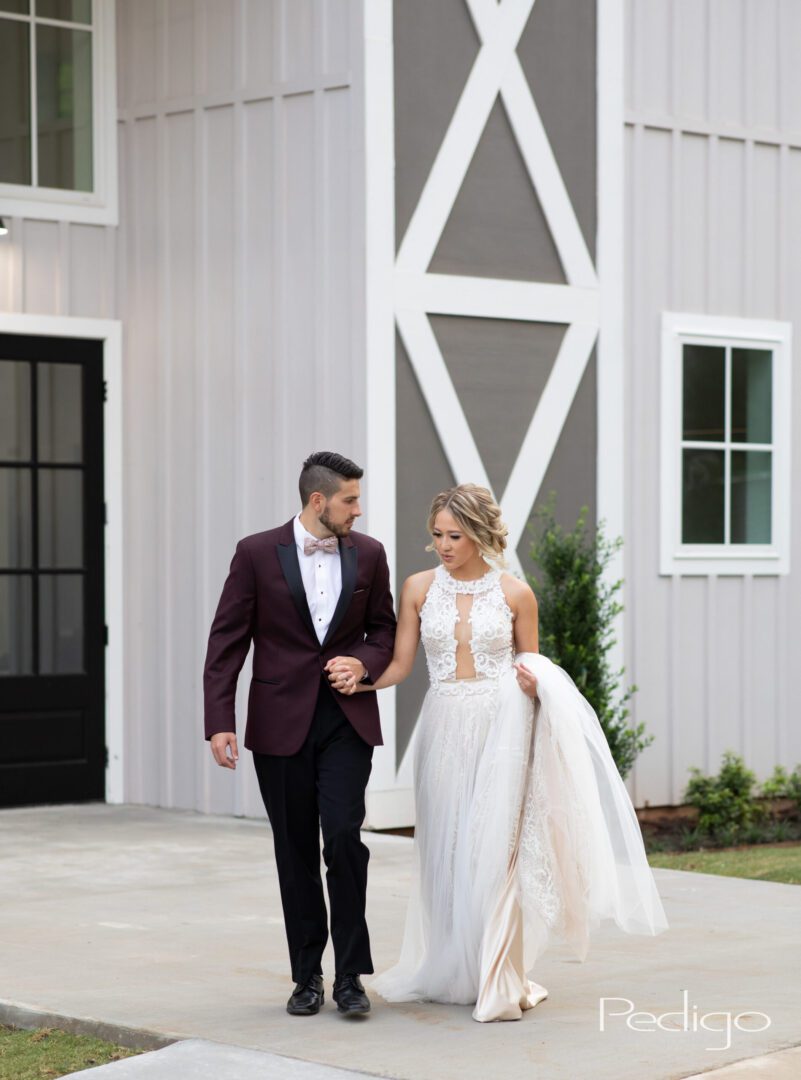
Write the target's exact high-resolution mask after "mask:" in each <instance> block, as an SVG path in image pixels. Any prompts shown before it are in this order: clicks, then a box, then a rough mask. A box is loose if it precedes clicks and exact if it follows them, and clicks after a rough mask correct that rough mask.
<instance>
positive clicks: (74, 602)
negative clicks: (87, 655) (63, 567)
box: [39, 574, 84, 675]
mask: <svg viewBox="0 0 801 1080" xmlns="http://www.w3.org/2000/svg"><path fill="white" fill-rule="evenodd" d="M83 638H84V633H83V575H82V574H42V576H41V577H40V578H39V671H40V672H41V674H42V675H66V674H74V673H76V672H81V671H83V668H84V665H83Z"/></svg>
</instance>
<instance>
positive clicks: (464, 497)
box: [426, 484, 509, 567]
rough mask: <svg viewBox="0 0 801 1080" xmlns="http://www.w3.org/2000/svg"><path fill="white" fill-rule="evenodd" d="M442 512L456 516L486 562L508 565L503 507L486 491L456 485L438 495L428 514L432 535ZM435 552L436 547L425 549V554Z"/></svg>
mask: <svg viewBox="0 0 801 1080" xmlns="http://www.w3.org/2000/svg"><path fill="white" fill-rule="evenodd" d="M441 510H447V511H448V512H449V513H451V514H452V515H453V516H454V518H455V519H456V523H457V525H458V526H459V528H460V529H461V531H462V532H463V533H464V535H465V536H466V537H468V539H470V540H472V541H473V543H474V544H475V545H476V547H477V548H478V550H479V554H481V555H482V556H483V558H484V559H486V560H487V561H488V562H490V563H494V564H496V565H497V566H501V567H503V566H506V565H507V563H506V559H505V558H504V554H503V553H504V551H505V550H506V537H507V535H508V532H509V530H508V529H507V528H506V525H505V524H504V521H503V519H502V518H501V508H500V506H498V504H497V503H496V502H495V500H494V499H493V497H492V494H491V492H489V491H488V490H487V488H485V487H481V486H480V485H479V484H457V485H456V487H452V488H448V490H447V491H441V492H440V493H439V495H435V496H434V501H433V502H432V503H431V509H430V511H429V514H428V531H429V532H430V533H433V531H434V522H435V521H436V520H437V514H438V513H439V512H440V511H441ZM433 550H434V545H433V543H432V544H429V545H428V547H427V548H426V551H433Z"/></svg>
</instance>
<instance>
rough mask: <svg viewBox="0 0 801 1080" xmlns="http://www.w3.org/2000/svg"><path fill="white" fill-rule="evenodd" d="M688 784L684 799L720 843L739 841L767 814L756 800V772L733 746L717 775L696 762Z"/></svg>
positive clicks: (701, 825)
mask: <svg viewBox="0 0 801 1080" xmlns="http://www.w3.org/2000/svg"><path fill="white" fill-rule="evenodd" d="M690 773H691V775H692V779H691V780H690V781H689V783H688V784H687V789H686V791H685V793H684V801H685V802H687V803H689V804H690V806H695V807H696V808H697V809H698V830H699V832H700V833H701V834H702V835H706V836H709V837H711V838H712V839H714V840H715V841H716V842H717V843H719V844H736V843H737V842H738V841H740V840H741V839H743V838H744V837H745V836H746V835H753V832H752V827H754V826H757V825H758V824H759V823H760V822H761V821H762V820H763V818H764V816H765V809H764V807H763V806H761V805H760V804H759V803H758V802H757V800H756V793H755V787H756V776H755V775H754V773H753V772H752V771H751V769H748V768H746V766H745V762H744V761H743V759H742V758H741V757H740V756H739V755H738V754H735V753H734V751H732V750H726V752H725V753H724V754H723V758H722V765H721V768H720V772H719V773H718V775H717V776H705V775H704V774H703V773H702V772H701V770H700V769H698V768H696V767H695V766H693V767H691V768H690Z"/></svg>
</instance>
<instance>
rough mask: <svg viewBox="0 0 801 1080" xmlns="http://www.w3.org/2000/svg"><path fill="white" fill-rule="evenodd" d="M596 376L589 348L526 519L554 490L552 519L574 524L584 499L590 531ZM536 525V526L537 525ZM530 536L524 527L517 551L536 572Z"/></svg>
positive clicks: (593, 507)
mask: <svg viewBox="0 0 801 1080" xmlns="http://www.w3.org/2000/svg"><path fill="white" fill-rule="evenodd" d="M597 378H598V375H597V361H596V350H595V349H593V351H592V353H591V354H590V357H589V359H588V361H587V367H586V369H585V371H584V374H583V375H582V377H581V382H580V383H579V388H578V391H577V392H576V396H575V398H574V399H573V403H572V405H571V406H570V411H569V412H568V414H567V419H566V420H565V425H564V427H563V428H562V433H561V435H560V436H559V440H558V442H557V444H556V448H555V450H554V453H553V457H552V458H551V461H550V464H549V465H548V468H547V469H546V470H545V475H544V476H543V479H542V484H541V486H540V490H539V492H534V491H532V509H531V514H530V515H529V519H530V520H531V519H532V518H533V515H534V512H535V510H536V508H537V507H538V506H540V505H541V504H542V503H544V502H545V501H546V499H547V498H548V494H549V493H550V492H551V491H555V492H556V505H555V515H556V520H557V522H558V524H559V525H561V526H562V528H563V529H572V528H573V527H574V526H575V524H576V520H577V518H578V515H579V511H580V509H581V507H582V506H583V505H584V504H585V503H586V505H587V506H588V507H589V511H588V514H587V528H588V530H590V532H591V531H592V529H593V528H594V527H595V521H596V519H597V512H596V496H595V490H596V468H595V457H596V446H597V437H598V435H597V421H596V398H597ZM536 527H537V528H539V525H537V526H536ZM531 539H532V537H531V534H530V533H529V532H528V531H526V532H525V533H524V534H523V538H522V539H521V541H520V544H519V545H518V548H517V554H518V556H519V558H520V562H521V564H522V566H523V570H524V571H525V572H526V573H529V574H530V573H536V574H537V575H538V576H539V575H540V568H539V566H538V564H536V563H535V562H534V561H533V560H532V558H531V555H530V550H531ZM535 592H536V590H535Z"/></svg>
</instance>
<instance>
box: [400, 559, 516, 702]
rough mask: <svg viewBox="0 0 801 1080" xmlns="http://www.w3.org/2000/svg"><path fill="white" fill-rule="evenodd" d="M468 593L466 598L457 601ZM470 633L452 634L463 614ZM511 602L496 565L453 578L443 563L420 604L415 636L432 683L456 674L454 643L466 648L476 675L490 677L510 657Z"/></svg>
mask: <svg viewBox="0 0 801 1080" xmlns="http://www.w3.org/2000/svg"><path fill="white" fill-rule="evenodd" d="M465 595H469V596H470V597H471V600H472V602H469V601H468V604H467V605H465V604H464V602H460V601H459V597H460V596H465ZM460 607H461V608H462V612H463V613H466V621H467V623H469V627H470V633H469V635H468V634H467V633H463V634H462V635H459V634H458V624H460V623H463V614H460ZM513 618H514V616H513V615H512V611H511V608H510V607H509V605H508V603H507V602H506V597H505V596H504V593H503V589H502V588H501V572H500V570H490V571H489V572H488V573H486V574H485V575H484V576H483V577H481V578H478V579H477V580H475V581H459V580H458V579H457V578H454V577H453V576H452V575H451V574H449V573H448V571H447V570H446V569H445V567H444V566H442V565H440V566H438V567H437V569H436V570H435V571H434V580H433V581H432V582H431V585H430V586H429V589H428V592H427V593H426V598H425V601H424V602H423V606H422V608H421V609H420V636H421V638H422V641H423V647H424V649H425V654H426V663H427V664H428V674H429V677H430V679H431V685H432V687H435V688H436V687H437V686H438V685H439V684H440V683H441V682H449V681H453V680H455V679H456V672H457V650H458V648H459V646H460V643H461V644H462V646H463V647H465V646H466V647H467V648H468V649H469V652H470V655H471V656H472V660H473V666H474V668H475V674H476V676H477V677H478V678H489V679H496V678H498V677H499V676H500V675H501V674H503V672H504V671H508V670H509V669H510V668H511V667H512V664H513V662H514V633H513V629H512V620H513Z"/></svg>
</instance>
